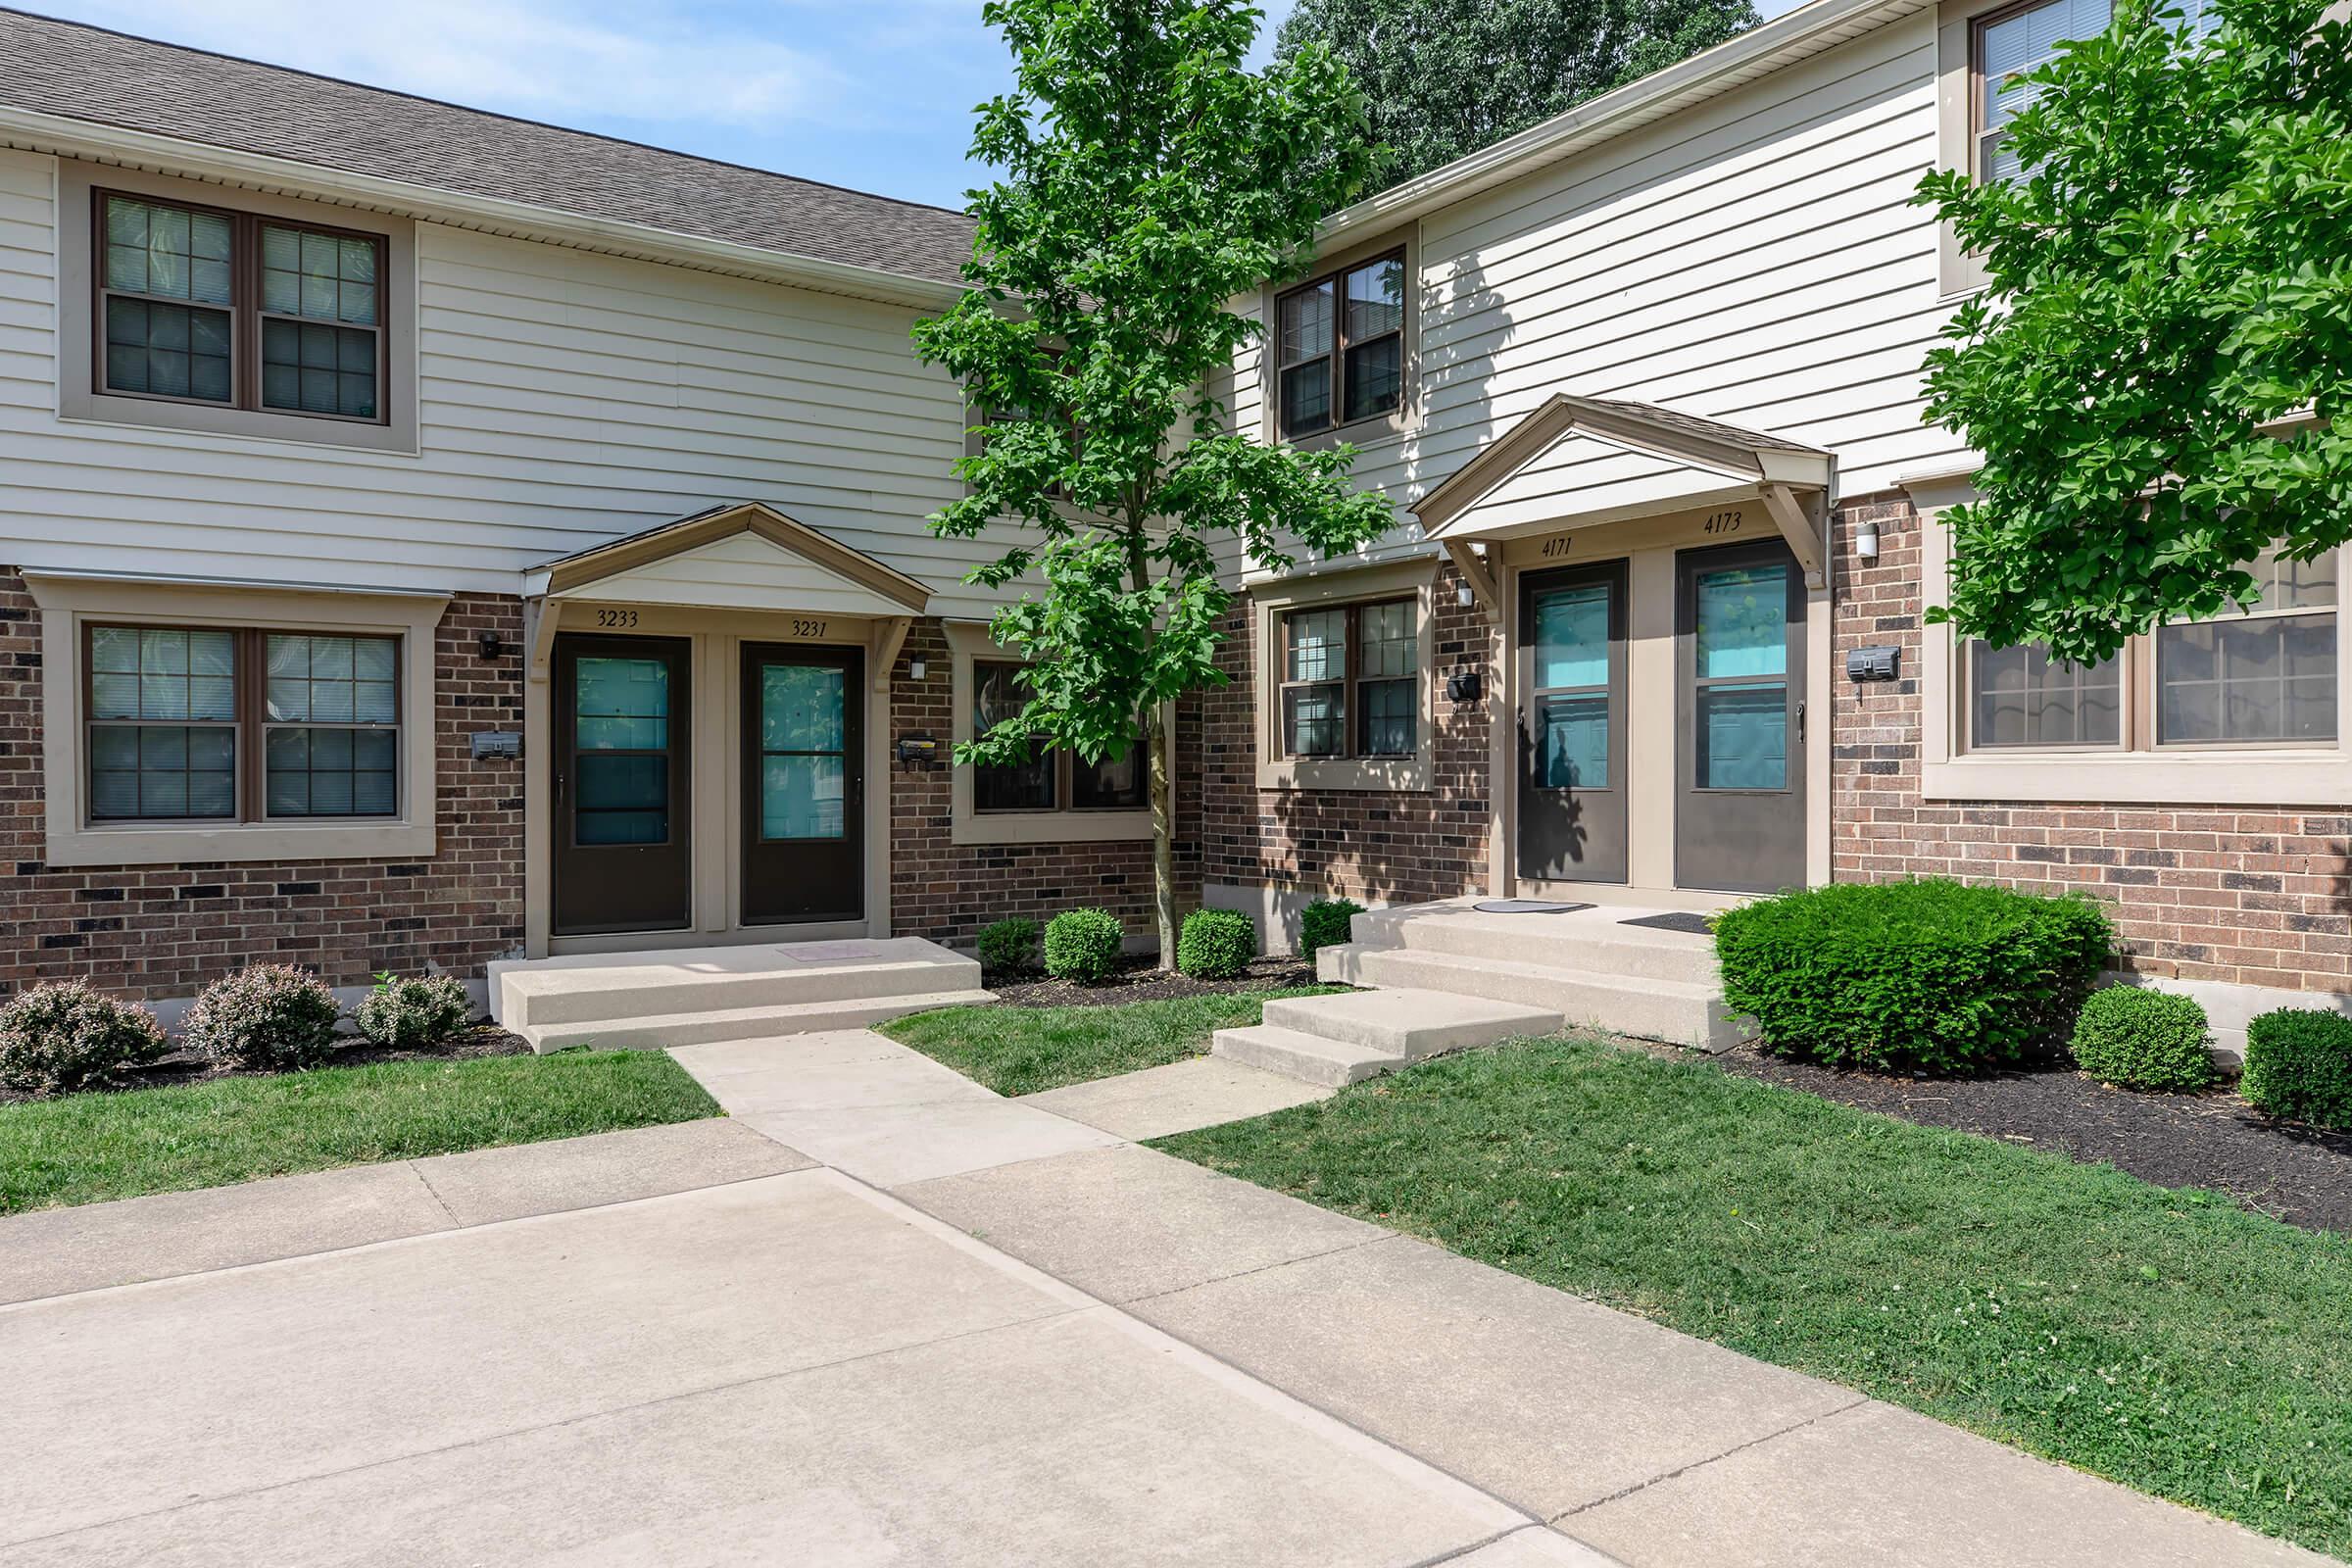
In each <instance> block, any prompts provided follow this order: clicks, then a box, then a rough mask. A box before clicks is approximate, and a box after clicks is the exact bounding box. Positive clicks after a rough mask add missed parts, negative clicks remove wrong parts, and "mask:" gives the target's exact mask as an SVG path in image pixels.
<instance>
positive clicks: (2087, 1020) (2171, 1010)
mask: <svg viewBox="0 0 2352 1568" xmlns="http://www.w3.org/2000/svg"><path fill="white" fill-rule="evenodd" d="M2205 1029H2206V1022H2205V1009H2204V1008H2203V1007H2200V1006H2198V1005H2196V1003H2195V1002H2193V1001H2191V1000H2190V999H2189V998H2187V997H2179V996H2174V995H2173V994H2172V993H2171V992H2168V991H2143V990H2141V989H2140V988H2139V987H2137V986H2109V987H2108V988H2107V989H2106V990H2104V991H2094V992H2092V993H2091V994H2090V996H2089V997H2088V998H2087V999H2085V1000H2084V1002H2083V1004H2082V1014H2081V1016H2079V1017H2077V1018H2076V1020H2075V1039H2074V1052H2075V1065H2076V1066H2078V1067H2080V1068H2082V1070H2083V1071H2084V1072H2086V1073H2088V1074H2090V1075H2091V1076H2092V1077H2093V1078H2096V1079H2097V1080H2098V1081H2099V1082H2101V1083H2103V1084H2113V1085H2115V1086H2116V1087H2117V1088H2118V1089H2144V1090H2149V1091H2152V1092H2156V1093H2161V1094H2193V1093H2195V1092H2196V1091H2197V1090H2200V1089H2206V1088H2210V1087H2211V1086H2212V1084H2213V1076H2214V1074H2213V1056H2212V1054H2210V1053H2209V1052H2207V1051H2206V1049H2205Z"/></svg>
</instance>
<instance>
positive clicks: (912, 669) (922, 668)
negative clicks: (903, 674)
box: [907, 659, 931, 680]
mask: <svg viewBox="0 0 2352 1568" xmlns="http://www.w3.org/2000/svg"><path fill="white" fill-rule="evenodd" d="M930 669H931V666H930V664H929V663H928V662H925V661H923V660H920V659H909V660H908V661H907V679H908V680H921V679H922V678H923V677H924V676H925V675H926V674H928V673H930Z"/></svg>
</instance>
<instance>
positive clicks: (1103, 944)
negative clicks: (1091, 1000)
mask: <svg viewBox="0 0 2352 1568" xmlns="http://www.w3.org/2000/svg"><path fill="white" fill-rule="evenodd" d="M1126 941H1127V928H1126V927H1125V926H1123V925H1121V924H1119V917H1118V916H1117V915H1115V914H1113V913H1111V912H1110V911H1109V910H1108V909H1064V910H1063V911H1062V912H1061V913H1059V914H1057V915H1055V916H1054V918H1053V919H1051V920H1049V921H1047V922H1046V973H1048V974H1050V975H1052V976H1053V977H1054V979H1056V980H1075V981H1077V982H1078V983H1079V984H1080V985H1082V986H1092V985H1100V984H1102V983H1103V981H1104V980H1107V979H1109V978H1110V972H1111V971H1112V970H1113V969H1115V968H1117V967H1118V966H1119V953H1120V950H1121V949H1122V948H1123V947H1124V946H1125V944H1126Z"/></svg>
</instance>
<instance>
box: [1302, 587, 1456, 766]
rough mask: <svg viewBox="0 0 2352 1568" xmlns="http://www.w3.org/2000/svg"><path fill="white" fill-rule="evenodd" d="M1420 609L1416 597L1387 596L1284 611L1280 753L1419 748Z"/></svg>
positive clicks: (1388, 752) (1403, 753)
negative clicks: (1373, 601) (1366, 601)
mask: <svg viewBox="0 0 2352 1568" xmlns="http://www.w3.org/2000/svg"><path fill="white" fill-rule="evenodd" d="M1419 613H1420V604H1419V601H1418V600H1414V599H1391V600H1382V601H1380V602H1379V603H1376V604H1364V605H1337V606H1331V607H1328V608H1315V609H1305V610H1293V611H1289V612H1286V613H1284V614H1283V616H1282V620H1281V627H1282V664H1281V676H1282V679H1281V682H1280V688H1281V689H1280V695H1279V698H1278V701H1279V703H1280V712H1281V746H1282V752H1283V755H1284V756H1285V757H1292V758H1348V757H1361V758H1380V757H1410V756H1413V755H1414V754H1415V753H1416V752H1417V751H1418V750H1419V748H1420V743H1421V736H1420V727H1421V690H1420V668H1421V637H1420V626H1419V622H1418V616H1419ZM1350 715H1352V717H1350Z"/></svg>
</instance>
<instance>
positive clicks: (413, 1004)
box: [352, 974, 473, 1051]
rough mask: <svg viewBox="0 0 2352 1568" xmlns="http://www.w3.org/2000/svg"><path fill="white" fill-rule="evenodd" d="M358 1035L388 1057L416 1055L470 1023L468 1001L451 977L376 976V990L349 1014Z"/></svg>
mask: <svg viewBox="0 0 2352 1568" xmlns="http://www.w3.org/2000/svg"><path fill="white" fill-rule="evenodd" d="M352 1020H353V1021H354V1022H355V1023H357V1024H358V1025H359V1029H360V1035H361V1037H362V1038H363V1039H365V1040H367V1041H368V1044H369V1045H374V1046H382V1047H383V1048H384V1049H385V1050H387V1051H416V1050H419V1049H421V1048H423V1047H425V1046H437V1045H439V1044H441V1042H442V1041H444V1040H447V1039H449V1038H450V1037H452V1036H453V1035H456V1034H457V1033H458V1032H459V1031H460V1030H462V1029H464V1028H465V1027H466V1025H467V1024H469V1023H471V1022H472V1021H473V999H472V998H471V997H468V996H467V995H466V987H465V984H464V982H462V981H460V980H458V979H457V978H456V977H454V976H452V975H446V974H434V975H419V976H417V978H416V979H413V980H403V979H400V978H398V977H397V976H394V975H389V974H379V975H377V976H376V977H375V989H374V990H373V991H370V992H368V995H367V996H366V997H364V998H362V999H361V1001H360V1005H359V1006H358V1007H356V1008H354V1009H353V1011H352Z"/></svg>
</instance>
